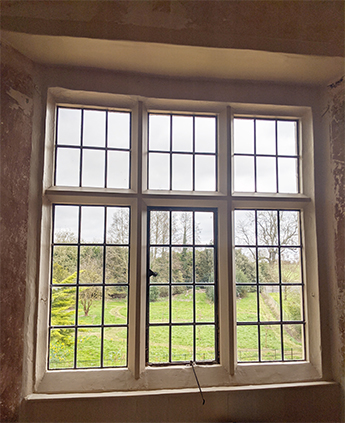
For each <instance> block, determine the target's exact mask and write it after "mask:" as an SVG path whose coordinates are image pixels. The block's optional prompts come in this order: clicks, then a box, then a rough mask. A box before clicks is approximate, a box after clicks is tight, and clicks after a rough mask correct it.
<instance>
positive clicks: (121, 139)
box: [108, 112, 131, 149]
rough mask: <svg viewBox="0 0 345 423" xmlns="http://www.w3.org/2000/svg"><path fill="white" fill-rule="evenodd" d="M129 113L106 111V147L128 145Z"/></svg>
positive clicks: (126, 146)
mask: <svg viewBox="0 0 345 423" xmlns="http://www.w3.org/2000/svg"><path fill="white" fill-rule="evenodd" d="M130 116H131V115H130V113H123V112H109V113H108V147H112V148H128V149H129V147H130Z"/></svg>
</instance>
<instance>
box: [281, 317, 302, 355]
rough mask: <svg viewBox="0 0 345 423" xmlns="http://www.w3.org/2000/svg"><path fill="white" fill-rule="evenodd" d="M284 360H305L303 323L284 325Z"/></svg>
mask: <svg viewBox="0 0 345 423" xmlns="http://www.w3.org/2000/svg"><path fill="white" fill-rule="evenodd" d="M283 339H284V360H286V361H289V360H305V355H304V347H303V344H304V339H303V325H298V324H296V325H294V324H293V325H283Z"/></svg>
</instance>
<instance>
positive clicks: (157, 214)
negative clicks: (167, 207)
mask: <svg viewBox="0 0 345 423" xmlns="http://www.w3.org/2000/svg"><path fill="white" fill-rule="evenodd" d="M169 231H170V224H169V212H168V211H151V212H150V242H151V244H169V240H170V235H169Z"/></svg>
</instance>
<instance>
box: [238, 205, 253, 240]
mask: <svg viewBox="0 0 345 423" xmlns="http://www.w3.org/2000/svg"><path fill="white" fill-rule="evenodd" d="M234 218H235V244H236V245H255V244H256V242H255V212H254V211H250V210H235V212H234Z"/></svg>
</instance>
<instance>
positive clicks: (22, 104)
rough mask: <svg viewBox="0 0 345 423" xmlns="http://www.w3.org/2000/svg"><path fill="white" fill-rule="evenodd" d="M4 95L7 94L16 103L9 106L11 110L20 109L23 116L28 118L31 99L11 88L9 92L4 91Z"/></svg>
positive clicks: (31, 103) (30, 109) (31, 105)
mask: <svg viewBox="0 0 345 423" xmlns="http://www.w3.org/2000/svg"><path fill="white" fill-rule="evenodd" d="M6 94H8V95H9V96H10V97H11V98H13V100H15V101H16V102H17V103H16V104H12V105H10V108H11V109H15V110H17V109H19V108H20V109H22V110H23V112H24V114H25V115H26V116H30V114H31V111H32V107H33V100H32V98H30V97H28V96H26V95H25V94H22V93H21V92H20V91H16V90H14V89H13V88H10V89H9V91H6Z"/></svg>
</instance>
